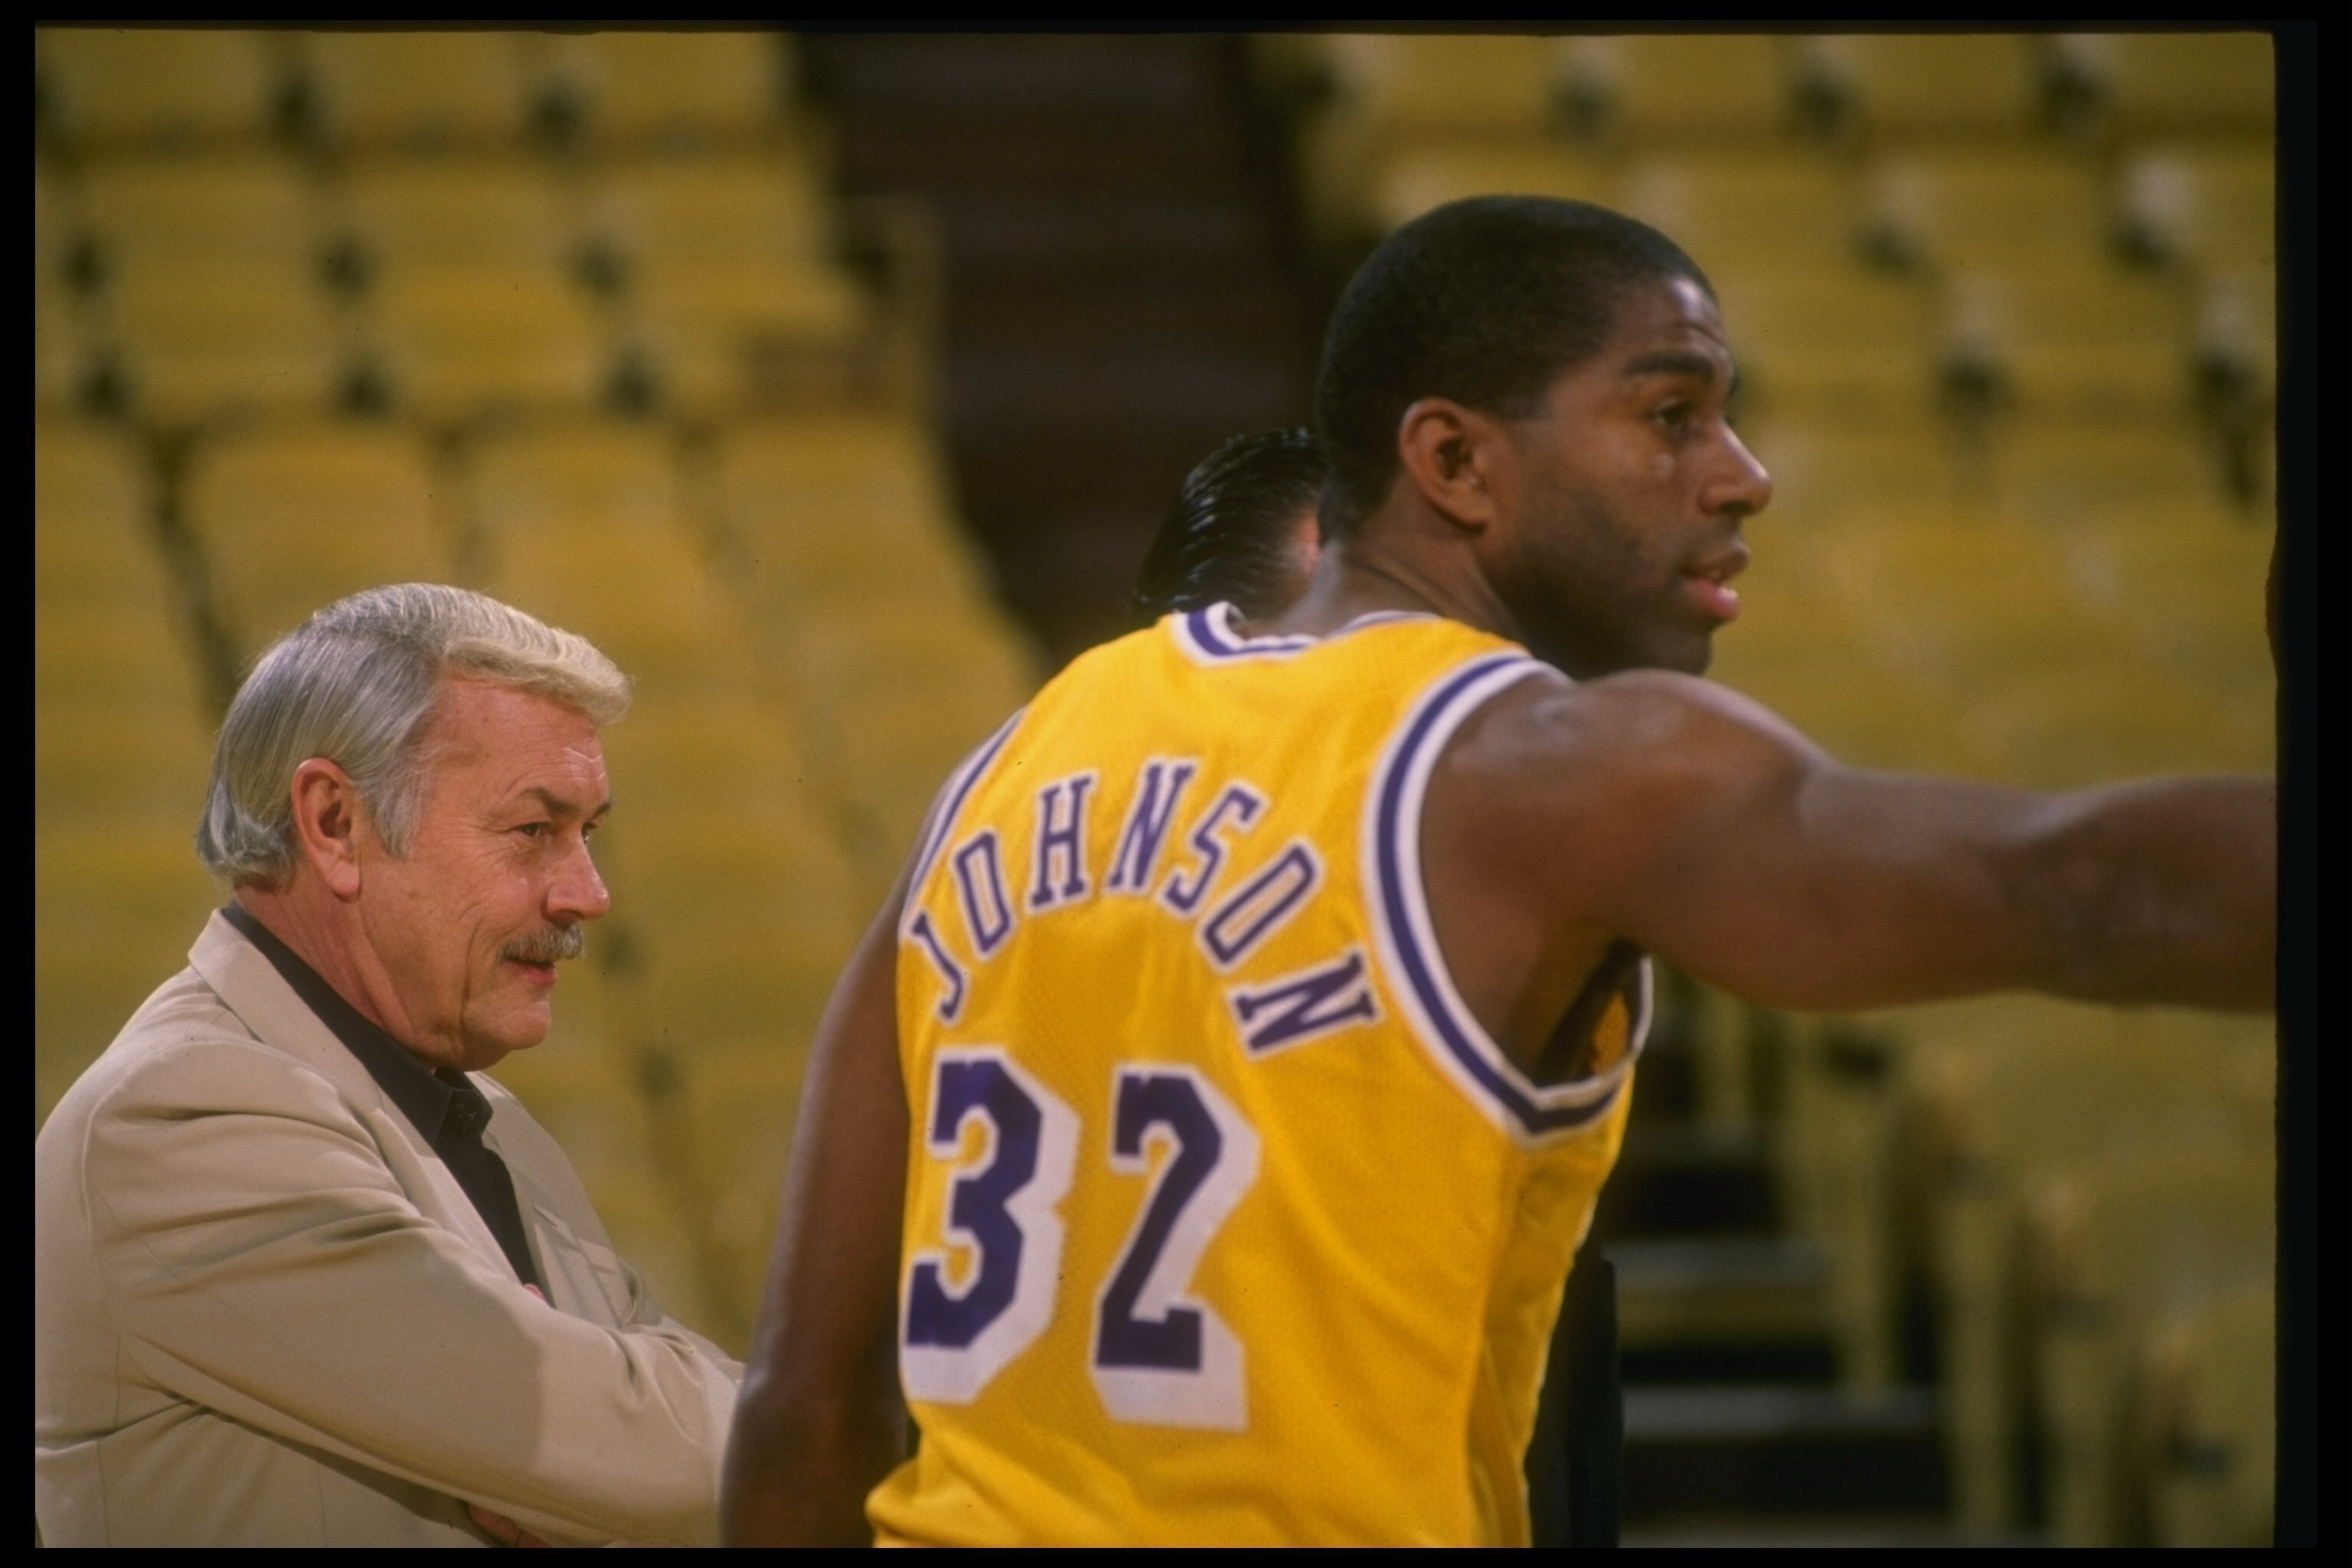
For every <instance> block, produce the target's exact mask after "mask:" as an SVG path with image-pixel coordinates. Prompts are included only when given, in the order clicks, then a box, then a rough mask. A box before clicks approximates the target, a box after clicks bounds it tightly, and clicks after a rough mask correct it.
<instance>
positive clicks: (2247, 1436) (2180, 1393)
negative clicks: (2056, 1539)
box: [2137, 1285, 2278, 1547]
mask: <svg viewBox="0 0 2352 1568" xmlns="http://www.w3.org/2000/svg"><path fill="white" fill-rule="evenodd" d="M2277 1332H2278V1300H2277V1296H2276V1294H2275V1293H2274V1291H2273V1289H2271V1288H2270V1287H2269V1286H2266V1285H2248V1286H2245V1287H2242V1288H2241V1289H2236V1290H2233V1291H2231V1292H2230V1293H2228V1294H2227V1295H2225V1296H2222V1297H2221V1298H2220V1299H2218V1300H2214V1301H2211V1302H2208V1303H2206V1304H2204V1305H2203V1306H2201V1307H2199V1308H2197V1309H2194V1310H2190V1311H2189V1312H2187V1313H2185V1314H2182V1315H2180V1316H2179V1317H2176V1318H2175V1319H2173V1320H2172V1321H2170V1322H2168V1323H2167V1324H2166V1325H2165V1327H2164V1330H2163V1331H2162V1332H2161V1333H2160V1334H2159V1335H2158V1338H2157V1340H2156V1342H2155V1343H2153V1344H2152V1345H2151V1346H2150V1347H2149V1352H2148V1353H2147V1358H2146V1361H2147V1365H2146V1369H2145V1371H2144V1373H2143V1376H2145V1378H2146V1379H2147V1383H2146V1384H2145V1385H2144V1386H2146V1387H2147V1389H2148V1391H2149V1393H2150V1394H2152V1395H2153V1398H2152V1399H2151V1400H2149V1401H2148V1405H2152V1406H2153V1408H2147V1407H2146V1406H2144V1415H2145V1421H2144V1425H2143V1428H2142V1432H2141V1434H2140V1436H2141V1438H2142V1444H2141V1452H2140V1454H2139V1455H2138V1456H2137V1458H2140V1459H2141V1460H2142V1462H2144V1463H2146V1464H2147V1467H2148V1468H2149V1469H2150V1470H2151V1471H2152V1472H2153V1474H2152V1475H2151V1477H2150V1479H2149V1484H2148V1487H2147V1492H2148V1500H2149V1505H2150V1506H2149V1513H2150V1516H2151V1517H2150V1521H2149V1523H2150V1527H2151V1528H2150V1530H2149V1535H2150V1537H2151V1538H2152V1540H2153V1542H2154V1543H2155V1544H2156V1545H2158V1546H2235V1547H2252V1546H2268V1545H2270V1544H2271V1543H2272V1536H2273V1521H2274V1518H2275V1512H2276V1501H2277V1500H2276V1479H2275V1478H2276V1471H2277V1466H2278V1415H2277V1399H2276V1392H2277V1373H2278V1367H2277V1352H2278V1339H2277Z"/></svg>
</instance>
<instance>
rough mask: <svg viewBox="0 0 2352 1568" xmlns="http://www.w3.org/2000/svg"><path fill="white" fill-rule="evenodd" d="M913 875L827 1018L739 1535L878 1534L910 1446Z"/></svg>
mask: <svg viewBox="0 0 2352 1568" xmlns="http://www.w3.org/2000/svg"><path fill="white" fill-rule="evenodd" d="M903 897H904V885H903V883H902V884H901V887H900V889H899V890H898V891H896V892H894V893H893V894H892V895H891V897H890V899H889V900H888V901H887V906H886V907H885V908H884V910H883V911H882V914H881V915H880V917H879V918H877V920H876V921H875V923H874V926H873V929H872V930H870V931H867V932H866V937H865V940H864V941H863V942H860V943H859V944H858V948H857V951H856V954H855V955H853V956H852V958H851V959H850V963H849V967H848V969H847V971H846V972H845V973H844V974H843V976H842V979H841V982H840V984H838V985H837V986H836V987H835V990H834V994H833V999H832V1001H831V1003H830V1004H829V1005H827V1007H826V1009H825V1015H824V1022H823V1023H822V1024H820V1025H819V1026H818V1029H817V1037H816V1042H815V1047H814V1050H813V1052H812V1054H811V1057H810V1061H809V1070H808V1078H807V1080H806V1083H805V1086H804V1088H803V1092H802V1096H801V1109H800V1121H799V1126H798V1129H797V1131H795V1133H794V1136H793V1160H792V1169H791V1172H790V1173H789V1174H788V1175H787V1176H786V1177H785V1181H784V1196H783V1207H782V1214H781V1215H779V1217H778V1222H777V1227H776V1250H775V1255H774V1257H773V1258H772V1261H771V1262H770V1265H769V1269H768V1283H767V1289H766V1291H765V1293H764V1299H763V1300H761V1305H760V1321H759V1322H758V1324H757V1326H756V1327H755V1329H754V1331H753V1336H752V1343H751V1356H750V1358H749V1360H748V1361H747V1362H746V1363H745V1364H744V1368H743V1386H742V1393H741V1395H740V1400H739V1402H738V1404H737V1405H736V1409H735V1425H734V1429H733V1432H732V1434H731V1435H730V1438H729V1441H728V1445H727V1464H726V1471H725V1476H724V1479H723V1480H722V1482H721V1485H720V1492H719V1525H720V1529H721V1531H722V1532H723V1534H724V1537H725V1539H726V1541H727V1542H728V1543H729V1544H730V1545H735V1546H820V1545H842V1546H847V1545H856V1546H866V1545H871V1544H872V1543H873V1540H874V1534H873V1531H872V1530H871V1528H870V1527H869V1526H868V1525H867V1523H866V1494H867V1493H868V1492H869V1491H871V1490H872V1489H874V1487H875V1486H876V1484H877V1483H878V1482H879V1481H880V1480H881V1479H882V1478H883V1477H884V1476H885V1475H886V1474H887V1472H888V1471H889V1469H890V1468H891V1467H892V1466H893V1465H894V1464H896V1463H897V1462H898V1458H899V1453H900V1447H901V1444H902V1439H903V1420H904V1410H903V1407H902V1406H901V1405H900V1404H899V1400H898V1309H897V1298H898V1232H899V1224H900V1217H901V1215H900V1207H901V1205H902V1204H903V1203H904V1201H905V1188H906V1175H907V1101H906V1093H905V1089H904V1088H903V1086H902V1084H901V1082H900V1079H899V1071H898V1005H897V996H896V973H897V962H898V910H899V907H900V902H901V900H902V899H903Z"/></svg>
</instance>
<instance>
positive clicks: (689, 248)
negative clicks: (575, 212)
mask: <svg viewBox="0 0 2352 1568" xmlns="http://www.w3.org/2000/svg"><path fill="white" fill-rule="evenodd" d="M595 214H596V226H597V229H598V232H599V233H600V234H601V235H602V236H603V237H604V239H605V240H606V241H607V242H608V243H610V244H612V245H613V246H614V247H616V248H618V249H619V250H620V251H621V252H622V253H623V254H624V255H626V256H630V257H636V258H645V257H673V258H696V259H704V260H728V261H752V260H758V261H768V262H772V263H775V264H778V265H781V266H803V267H805V266H809V265H813V264H819V263H823V262H824V261H825V260H826V259H827V258H829V257H830V255H831V252H832V247H833V243H834V229H835V224H834V219H833V214H832V210H831V204H830V202H829V200H828V198H827V196H826V194H825V191H824V186H823V184H822V183H821V182H820V180H819V178H818V175H817V172H816V171H815V170H814V168H812V167H810V166H809V164H808V163H807V162H806V160H805V159H804V158H802V157H799V156H795V155H794V154H793V153H791V152H789V151H778V152H761V153H727V154H722V155H716V156H703V157H695V158H686V157H678V156H675V155H672V156H662V157H641V158H634V159H630V160H628V161H626V162H624V163H615V164H614V165H612V166H611V167H609V168H608V169H607V170H606V171H605V172H604V175H603V176H602V178H601V180H600V182H599V189H598V192H597V195H596V200H595Z"/></svg>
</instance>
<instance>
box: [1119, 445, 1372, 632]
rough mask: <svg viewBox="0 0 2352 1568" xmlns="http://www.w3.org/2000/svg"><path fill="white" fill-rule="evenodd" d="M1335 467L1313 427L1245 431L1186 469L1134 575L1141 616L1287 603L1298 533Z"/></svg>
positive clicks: (1147, 620) (1251, 609) (1261, 612)
mask: <svg viewBox="0 0 2352 1568" xmlns="http://www.w3.org/2000/svg"><path fill="white" fill-rule="evenodd" d="M1327 475H1328V468H1326V467H1325V464H1324V461H1323V447H1322V443H1321V442H1320V441H1319V440H1318V439H1317V437H1316V435H1315V432H1314V431H1312V430H1265V431H1261V432H1259V433H1258V434H1256V435H1254V436H1236V437H1234V438H1233V439H1231V440H1230V441H1227V442H1225V443H1224V444H1223V446H1221V447H1218V448H1217V449H1216V450H1215V451H1213V452H1212V453H1210V454H1209V455H1208V456H1207V457H1205V458H1202V459H1201V462H1200V465H1199V466H1198V467H1197V468H1194V469H1193V470H1192V472H1191V473H1189V474H1187V475H1185V476H1184V484H1183V488H1182V489H1180V490H1179V491H1178V492H1177V495H1176V502H1175V504H1174V505H1173V506H1171V507H1170V508H1169V509H1168V515H1167V516H1166V517H1164V518H1163V519H1161V520H1160V531H1159V532H1158V533H1157V534H1155V535H1153V537H1152V541H1151V548H1150V550H1148V551H1147V552H1145V553H1144V557H1143V569H1142V570H1141V571H1140V572H1139V573H1138V574H1137V575H1136V583H1135V605H1134V616H1135V624H1136V625H1138V626H1150V624H1151V623H1152V622H1154V621H1156V620H1158V619H1159V618H1160V616H1164V615H1167V614H1169V613H1170V612H1171V611H1174V610H1198V609H1205V608H1206V607H1207V606H1209V605H1213V604H1217V603H1219V602H1221V601H1231V602H1232V604H1233V605H1234V606H1235V607H1236V608H1238V609H1239V610H1240V611H1241V613H1242V615H1243V616H1244V618H1246V619H1253V620H1255V619H1261V618H1263V617H1265V616H1270V615H1273V614H1275V613H1276V612H1277V611H1279V610H1281V609H1283V608H1285V605H1283V604H1282V603H1281V602H1279V601H1280V599H1281V598H1282V597H1283V595H1285V594H1286V590H1287V589H1288V588H1289V587H1290V586H1291V584H1289V583H1288V582H1287V580H1286V578H1287V574H1288V571H1289V568H1290V564H1291V560H1292V556H1291V539H1292V533H1293V531H1294V530H1295V529H1296V528H1297V524H1298V520H1299V519H1300V518H1301V517H1303V516H1305V515H1306V514H1307V512H1308V511H1310V510H1313V508H1314V507H1315V504H1316V501H1317V500H1318V497H1319V496H1320V495H1321V494H1322V490H1323V482H1324V479H1325V478H1326V477H1327Z"/></svg>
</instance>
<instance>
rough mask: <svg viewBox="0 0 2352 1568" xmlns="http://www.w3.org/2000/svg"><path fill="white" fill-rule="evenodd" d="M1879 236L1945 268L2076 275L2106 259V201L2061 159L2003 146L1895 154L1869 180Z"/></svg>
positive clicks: (2083, 167)
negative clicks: (2048, 268) (2073, 272)
mask: <svg viewBox="0 0 2352 1568" xmlns="http://www.w3.org/2000/svg"><path fill="white" fill-rule="evenodd" d="M1866 200H1867V205H1868V208H1869V212H1870V222H1871V223H1872V225H1873V226H1874V230H1875V232H1877V233H1878V234H1879V235H1881V236H1883V237H1885V242H1886V243H1887V244H1889V245H1890V246H1891V247H1893V248H1894V250H1895V253H1896V254H1900V255H1905V256H1909V257H1915V258H1918V259H1920V260H1923V261H1925V262H1927V263H1929V264H1931V265H1933V266H1936V267H1940V268H1988V269H1993V270H2001V269H2027V268H2034V267H2042V266H2054V267H2063V268H2069V269H2074V270H2079V269H2080V268H2082V267H2084V266H2085V265H2087V264H2089V263H2091V262H2093V261H2095V260H2096V259H2097V258H2099V257H2101V256H2102V255H2104V254H2105V245H2106V243H2107V236H2108V219H2109V213H2108V210H2107V199H2106V192H2105V187H2104V186H2103V184H2101V182H2100V181H2099V179H2098V177H2097V175H2096V174H2095V171H2094V170H2093V168H2092V167H2091V165H2090V164H2089V163H2087V162H2085V161H2084V160H2081V159H2078V158H2074V157H2071V156H2069V155H2067V154H2064V153H2050V152H2042V151H2036V150H2028V149H2010V148H2000V147H1977V148H1965V149H1964V148H1958V147H1954V148H1947V149H1943V150H1940V151H1937V152H1926V151H1918V152H1908V153H1891V154H1889V155H1887V156H1886V157H1885V158H1883V159H1881V160H1880V161H1879V163H1878V164H1877V166H1876V168H1875V169H1874V171H1873V172H1872V174H1871V177H1870V180H1869V190H1868V195H1867V198H1866Z"/></svg>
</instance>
